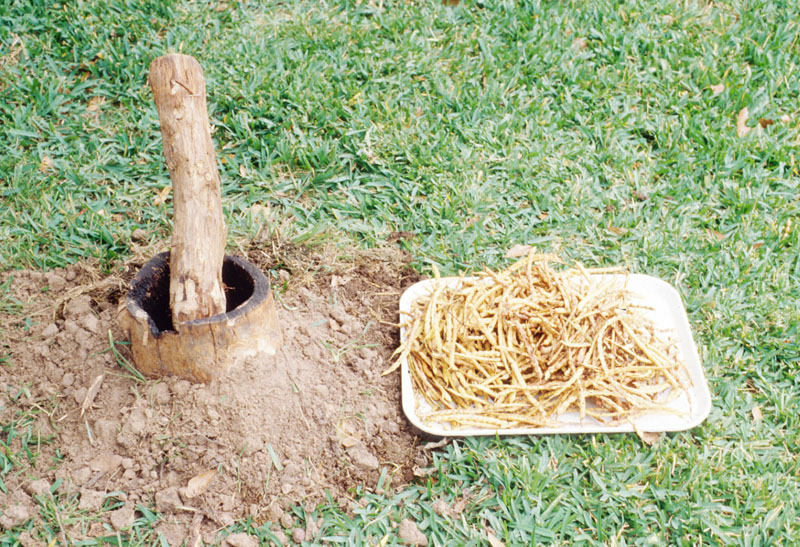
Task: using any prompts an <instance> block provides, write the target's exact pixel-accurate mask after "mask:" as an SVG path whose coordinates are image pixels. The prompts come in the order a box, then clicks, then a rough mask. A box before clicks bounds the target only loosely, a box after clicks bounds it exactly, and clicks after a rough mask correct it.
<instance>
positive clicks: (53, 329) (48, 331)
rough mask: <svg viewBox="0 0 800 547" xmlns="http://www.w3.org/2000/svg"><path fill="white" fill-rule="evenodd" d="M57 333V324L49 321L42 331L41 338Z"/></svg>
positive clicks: (50, 336)
mask: <svg viewBox="0 0 800 547" xmlns="http://www.w3.org/2000/svg"><path fill="white" fill-rule="evenodd" d="M56 334H58V326H57V325H56V324H55V323H50V324H49V325H47V326H46V327H45V328H44V330H43V331H42V338H52V337H53V336H55V335H56Z"/></svg>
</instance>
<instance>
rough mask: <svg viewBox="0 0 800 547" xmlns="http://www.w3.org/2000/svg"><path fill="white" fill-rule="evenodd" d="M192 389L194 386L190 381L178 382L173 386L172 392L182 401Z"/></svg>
mask: <svg viewBox="0 0 800 547" xmlns="http://www.w3.org/2000/svg"><path fill="white" fill-rule="evenodd" d="M190 389H192V384H191V383H190V382H189V381H188V380H178V381H177V382H175V383H174V384H173V385H172V387H171V388H170V391H172V394H173V395H175V397H178V398H180V399H182V398H184V397H186V395H187V394H188V393H189V390H190Z"/></svg>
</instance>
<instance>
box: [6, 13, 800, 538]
mask: <svg viewBox="0 0 800 547" xmlns="http://www.w3.org/2000/svg"><path fill="white" fill-rule="evenodd" d="M450 4H456V5H450ZM798 21H800V5H798V4H797V3H796V2H793V1H788V0H787V1H769V0H751V1H720V2H714V3H711V2H704V1H686V2H683V1H677V0H672V1H671V0H648V1H644V0H639V1H637V0H628V1H619V2H613V1H610V0H598V1H596V2H578V1H571V2H568V1H563V2H550V1H541V2H492V1H486V2H482V1H474V2H473V1H465V2H461V3H459V2H446V3H445V4H441V3H439V2H429V3H425V2H419V3H416V2H390V1H382V0H370V1H362V2H338V1H331V2H316V1H301V0H298V1H294V2H292V1H289V2H245V1H242V2H238V1H231V2H191V3H190V2H179V1H160V0H159V1H156V0H146V1H141V2H140V1H134V0H100V1H91V2H90V1H79V0H75V1H70V2H56V1H47V0H42V1H36V0H28V1H13V0H12V1H11V3H10V4H9V3H8V2H4V3H3V4H2V6H0V199H1V200H2V207H0V269H2V270H13V269H20V268H34V269H42V270H44V269H48V268H54V267H60V266H64V265H67V264H72V263H75V262H78V261H83V260H87V259H96V260H98V261H99V263H100V264H101V265H102V266H103V267H104V268H107V269H109V270H110V269H112V268H114V266H115V264H118V263H119V262H120V261H123V260H125V259H126V258H128V257H129V256H130V254H131V234H132V232H133V231H134V230H135V229H140V228H141V229H144V230H146V231H147V233H148V234H149V236H148V237H149V238H150V242H157V241H159V240H165V239H167V238H168V237H169V236H168V234H169V230H170V227H169V218H170V217H171V202H170V200H169V199H168V192H169V184H170V183H169V176H168V173H167V170H166V167H165V165H164V161H163V156H162V153H161V137H160V133H159V126H158V118H157V114H156V111H155V107H154V105H153V103H152V97H151V93H150V90H149V87H148V86H147V82H146V77H147V70H148V66H149V63H150V61H151V60H152V59H153V58H155V57H157V56H159V55H161V54H164V53H166V52H172V51H175V52H183V53H188V54H191V55H194V56H196V57H197V58H198V60H199V61H200V62H201V64H202V65H203V67H204V70H205V75H206V80H207V91H208V95H209V112H210V115H211V121H212V125H213V127H214V129H215V130H214V134H213V136H214V140H215V143H216V147H217V154H218V159H219V168H220V174H221V177H222V182H223V193H224V196H225V202H224V209H225V215H226V219H227V221H228V224H229V227H230V228H229V240H230V244H231V246H235V245H237V244H241V242H243V241H247V239H248V237H249V236H250V235H252V230H253V226H252V222H251V214H250V211H251V210H252V207H253V206H254V205H256V204H258V205H261V206H268V207H270V209H271V210H273V211H275V212H276V214H279V215H280V216H281V217H282V218H286V219H290V220H291V226H292V227H291V234H292V237H293V238H294V239H295V240H296V241H298V242H302V241H305V240H309V239H313V238H315V237H316V236H317V235H318V234H324V233H330V232H332V231H335V232H337V233H338V234H340V235H341V236H343V237H344V238H347V240H349V241H351V243H352V244H353V245H362V246H375V245H380V244H384V243H385V242H387V241H388V240H390V239H395V238H394V236H396V234H397V233H398V232H409V233H410V235H409V234H406V235H409V237H406V238H403V240H402V241H401V243H400V244H401V245H403V246H404V247H405V248H406V250H408V251H409V252H410V253H411V254H412V255H413V257H414V264H415V266H416V267H417V268H419V269H420V270H421V271H423V272H425V273H427V272H429V271H430V265H431V264H436V265H437V266H438V268H439V269H440V270H441V271H442V272H443V273H444V274H454V273H457V272H459V271H470V270H473V269H477V268H481V267H482V266H485V265H486V266H500V265H502V264H505V263H506V260H505V259H504V254H505V252H506V251H507V249H508V248H509V247H510V246H512V245H513V244H516V243H524V244H532V245H535V246H537V247H539V248H541V249H542V250H546V251H553V252H556V253H559V254H560V255H562V256H564V257H567V258H570V259H577V260H580V261H582V262H583V263H584V264H586V265H588V266H608V265H624V266H627V267H628V268H629V269H630V270H631V271H634V272H638V273H644V274H648V275H654V276H657V277H660V278H662V279H664V280H666V281H668V282H670V283H672V284H673V285H674V286H675V287H676V288H678V290H679V292H680V293H681V295H682V297H683V299H684V302H685V305H686V307H687V311H688V313H689V319H690V323H691V325H692V328H693V331H694V335H695V340H696V342H697V344H698V347H699V350H700V355H701V358H702V360H703V364H704V367H705V372H706V375H707V377H708V380H709V384H710V387H711V391H712V395H713V405H714V408H713V410H712V412H711V415H710V416H709V418H708V419H707V421H706V422H705V423H704V424H703V425H701V426H699V427H697V428H695V429H693V430H691V431H688V432H683V433H677V434H669V435H665V436H663V437H662V438H661V439H660V441H659V442H658V443H657V444H655V445H653V446H649V445H647V444H645V443H643V442H642V441H641V440H639V439H638V438H637V437H636V436H633V435H597V436H563V437H515V438H508V439H491V438H489V439H469V440H465V441H456V442H451V443H449V444H448V445H446V446H444V447H442V448H440V449H438V450H435V451H433V454H434V460H435V470H434V472H433V473H432V474H431V475H430V476H428V477H427V478H424V479H420V481H419V482H418V483H417V484H414V485H411V486H409V487H407V488H405V489H403V490H401V491H398V492H394V493H392V494H391V495H388V496H387V495H385V494H377V493H372V492H367V491H365V492H363V493H362V495H361V503H360V505H359V507H358V508H357V509H356V510H355V512H354V513H353V514H352V515H350V516H348V515H347V514H345V513H343V512H342V511H340V510H339V509H338V508H337V507H336V506H335V504H330V505H321V506H318V507H316V508H315V509H314V510H313V511H312V512H307V509H305V508H303V507H301V506H299V505H298V506H297V507H296V508H295V509H294V512H295V515H296V516H297V518H298V519H300V520H301V522H302V520H303V519H305V518H317V517H323V519H324V525H323V526H324V529H323V535H324V536H325V537H326V538H327V540H328V542H329V543H331V544H338V543H348V542H349V543H352V544H365V543H367V542H369V543H371V544H377V543H379V542H381V544H382V545H384V544H385V545H389V544H394V543H395V542H397V541H398V540H397V538H396V533H395V530H394V529H393V524H396V523H399V522H400V521H401V520H402V519H403V518H412V519H413V520H415V521H416V522H417V524H418V526H419V528H420V529H421V530H422V531H423V532H424V533H425V534H426V535H427V537H428V539H429V541H430V542H431V544H435V545H439V544H442V545H444V544H453V545H463V544H472V545H479V544H485V543H486V541H487V539H486V538H487V537H489V536H488V534H493V535H494V536H495V537H496V538H497V539H498V540H500V541H503V542H505V543H506V544H507V545H523V544H533V543H543V544H573V543H579V542H585V543H587V544H605V545H613V544H616V545H622V544H625V545H634V544H635V545H639V544H653V545H664V544H681V545H694V544H707V543H712V544H716V543H725V544H742V545H764V544H783V545H793V544H798V543H800V463H798V454H800V375H798V367H799V366H800V304H798V302H800V230H799V229H798V225H800V165H799V164H798V162H799V161H800V158H798V150H800V106H798V100H797V98H798V97H799V96H800V26H799V25H798ZM745 109H746V110H745ZM15 306H19V303H18V302H16V301H15V298H14V293H13V285H12V284H8V283H7V284H5V285H2V286H0V307H3V308H4V309H13V308H14V307H15ZM1 328H3V327H2V326H0V329H1ZM11 364H12V363H8V362H7V359H5V357H4V355H3V348H2V347H0V365H5V366H8V365H11ZM27 427H28V423H27V422H25V417H24V416H23V417H19V419H17V420H15V421H11V422H9V423H3V424H2V435H3V438H2V439H0V443H10V438H11V436H12V435H16V434H18V433H19V431H23V430H25V428H27ZM0 446H3V448H4V450H3V453H0V478H2V476H4V475H6V474H8V473H15V472H16V471H15V465H16V464H15V462H17V461H18V459H19V458H20V457H21V456H20V455H19V454H16V455H15V454H12V453H11V452H10V451H9V449H8V448H7V445H6V444H0ZM0 489H2V483H0ZM439 500H443V501H445V502H446V503H448V504H450V506H452V505H456V506H458V502H459V501H460V502H462V504H461V506H460V508H461V509H462V511H461V512H456V513H454V512H452V511H451V512H449V513H447V512H442V511H438V512H436V511H434V504H435V502H437V501H439ZM439 513H442V514H439ZM41 514H42V516H43V518H44V519H45V521H46V522H50V521H52V518H54V517H52V515H53V514H57V511H54V510H53V508H52V507H50V506H45V505H43V506H42V507H41ZM148 514H149V516H151V517H152V519H150V518H149V517H148V518H144V517H143V518H142V519H140V520H139V521H137V522H138V524H137V527H136V531H135V533H133V534H132V535H131V536H130V537H129V538H127V540H126V541H128V542H130V543H131V544H139V543H143V544H149V543H150V542H153V541H157V540H156V538H155V536H154V534H153V533H152V531H151V530H150V528H149V527H150V525H151V524H152V523H153V522H155V519H157V518H158V515H156V514H154V513H148ZM148 514H146V515H148ZM48 515H50V516H48ZM48 519H50V520H48ZM231 530H232V531H242V530H247V531H249V532H250V533H252V534H256V535H258V536H259V537H261V538H264V539H267V538H269V537H270V532H269V530H268V526H266V525H259V524H256V523H251V522H239V523H236V524H235V525H234V526H233V527H232V528H231ZM20 532H21V529H19V528H18V529H14V530H10V531H6V532H4V534H5V535H3V536H0V545H13V544H14V543H15V541H16V539H15V538H16V537H17V535H18V534H19V533H20ZM53 537H54V538H55V537H56V536H53ZM89 544H91V543H83V545H89Z"/></svg>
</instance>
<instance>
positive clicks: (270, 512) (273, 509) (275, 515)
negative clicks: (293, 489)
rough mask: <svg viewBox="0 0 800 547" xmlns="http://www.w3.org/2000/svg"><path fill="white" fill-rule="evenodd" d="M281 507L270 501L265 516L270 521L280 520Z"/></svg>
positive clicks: (281, 515)
mask: <svg viewBox="0 0 800 547" xmlns="http://www.w3.org/2000/svg"><path fill="white" fill-rule="evenodd" d="M283 514H284V513H283V509H282V508H281V506H280V505H278V504H277V503H276V502H274V501H273V502H272V503H270V504H269V505H268V506H267V511H266V516H267V520H268V521H270V522H280V521H281V518H283Z"/></svg>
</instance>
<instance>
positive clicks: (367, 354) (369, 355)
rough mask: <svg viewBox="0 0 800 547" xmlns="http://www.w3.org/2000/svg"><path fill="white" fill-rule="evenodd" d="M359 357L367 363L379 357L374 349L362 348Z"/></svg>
mask: <svg viewBox="0 0 800 547" xmlns="http://www.w3.org/2000/svg"><path fill="white" fill-rule="evenodd" d="M358 356H359V357H361V358H362V359H365V360H367V361H372V360H373V359H375V358H376V357H378V352H377V351H375V350H374V349H372V348H361V349H360V350H358Z"/></svg>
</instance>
